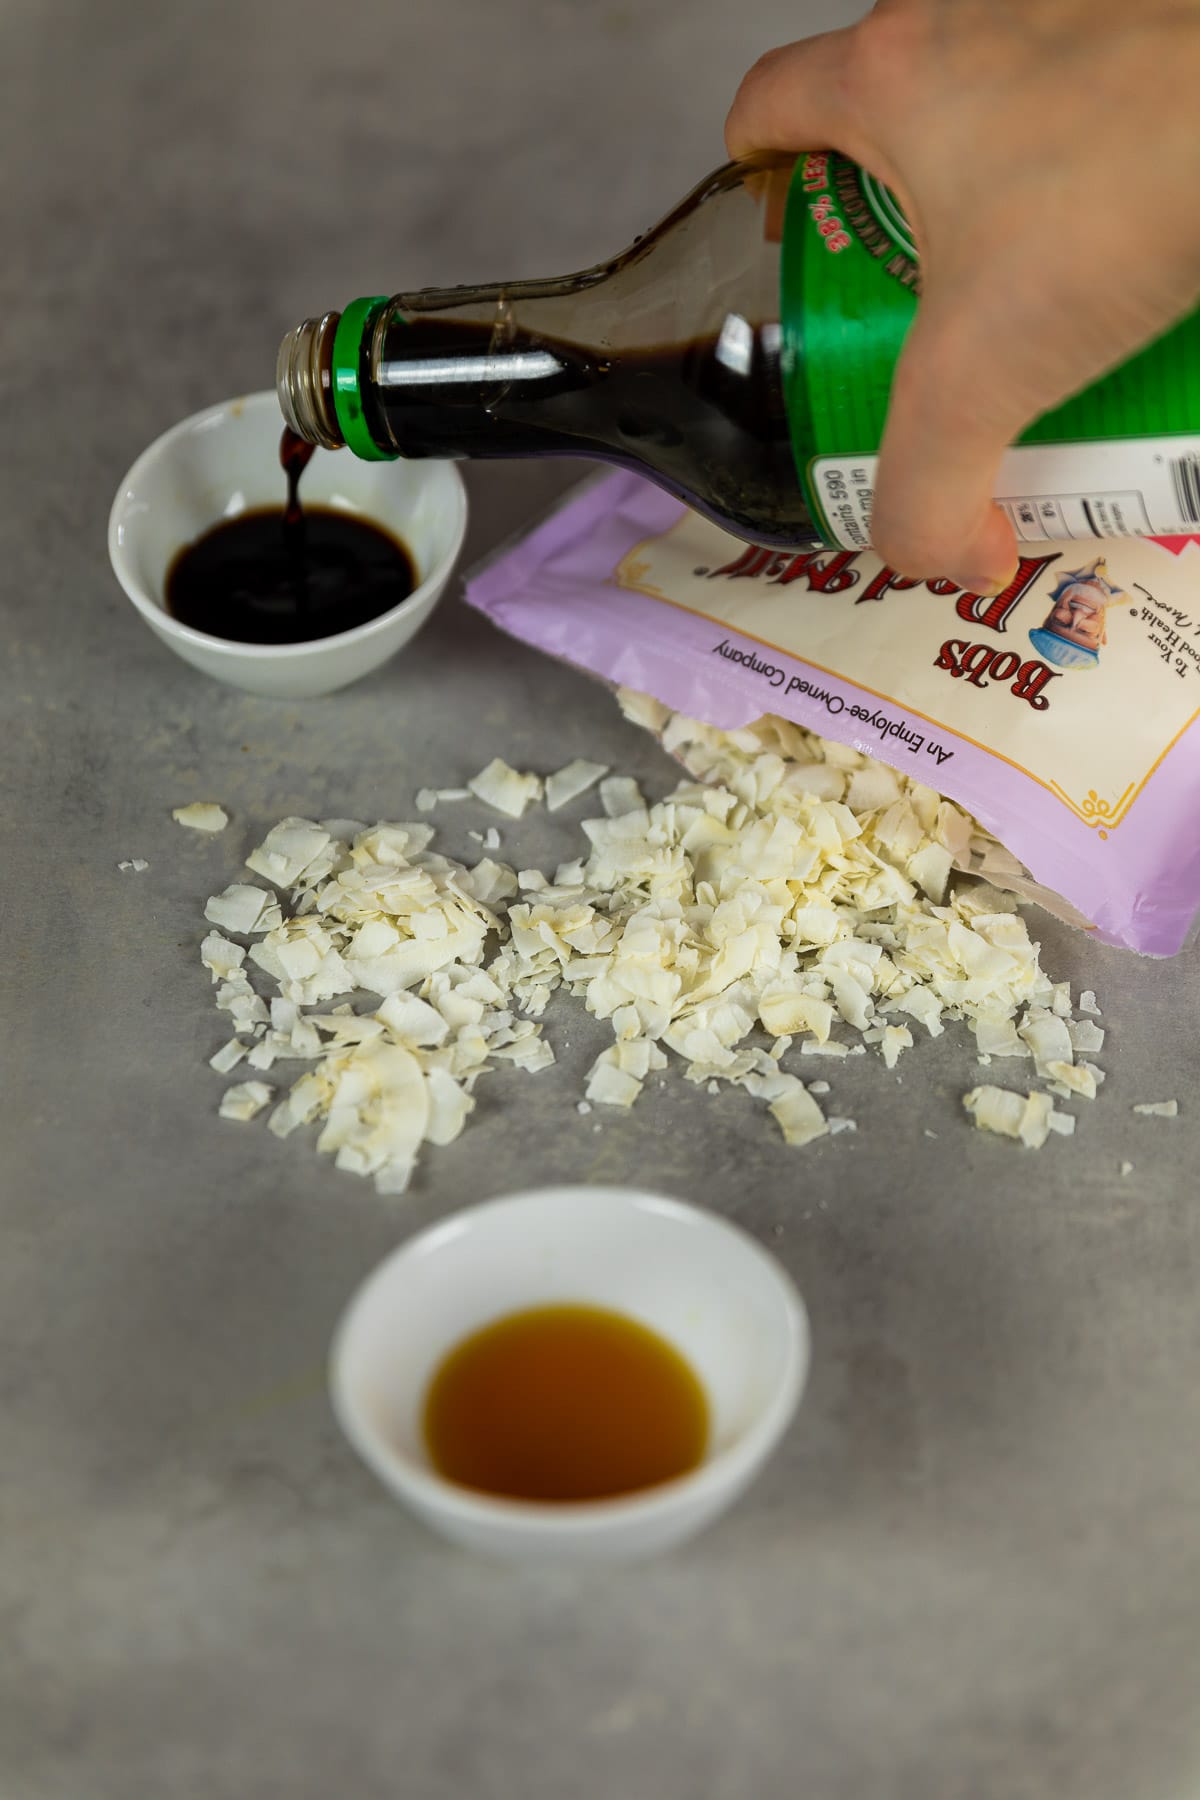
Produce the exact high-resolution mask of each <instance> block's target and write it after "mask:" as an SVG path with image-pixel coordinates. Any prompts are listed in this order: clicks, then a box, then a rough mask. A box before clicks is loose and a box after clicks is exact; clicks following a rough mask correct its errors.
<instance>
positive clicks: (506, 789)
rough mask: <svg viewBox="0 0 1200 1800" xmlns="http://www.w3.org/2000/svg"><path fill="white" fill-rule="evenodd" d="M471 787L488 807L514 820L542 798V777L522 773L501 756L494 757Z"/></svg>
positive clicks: (472, 780)
mask: <svg viewBox="0 0 1200 1800" xmlns="http://www.w3.org/2000/svg"><path fill="white" fill-rule="evenodd" d="M467 786H468V788H469V789H470V790H471V792H472V793H473V794H474V795H475V796H476V798H477V799H479V800H482V801H483V802H484V804H485V805H486V806H491V807H493V808H494V809H495V810H496V812H500V813H504V814H505V816H506V817H507V818H510V819H519V818H521V817H522V815H523V814H524V812H525V809H526V807H528V806H531V805H533V804H534V803H535V802H536V801H538V800H540V799H541V797H542V783H541V780H540V779H539V777H538V776H536V775H530V774H521V773H519V772H518V771H517V770H516V769H513V768H510V767H509V765H508V763H506V762H505V761H504V760H503V759H502V758H501V757H499V756H494V757H493V758H492V760H491V762H490V763H488V765H487V767H486V768H483V769H480V771H479V773H478V775H474V776H472V778H471V780H470V781H468V783H467Z"/></svg>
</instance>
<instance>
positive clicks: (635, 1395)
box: [425, 1306, 708, 1501]
mask: <svg viewBox="0 0 1200 1800" xmlns="http://www.w3.org/2000/svg"><path fill="white" fill-rule="evenodd" d="M425 1441H426V1444H427V1445H428V1448H429V1453H430V1456H431V1458H432V1460H433V1464H434V1467H435V1468H436V1469H437V1470H438V1472H439V1473H440V1474H442V1475H444V1476H446V1477H447V1479H448V1480H450V1481H454V1482H457V1483H459V1484H460V1485H461V1486H462V1487H468V1488H476V1489H479V1490H480V1491H482V1492H484V1493H488V1494H500V1495H503V1496H505V1497H506V1498H508V1499H514V1500H559V1501H562V1500H568V1501H569V1500H576V1501H578V1500H605V1499H611V1498H613V1497H614V1496H615V1495H618V1494H631V1493H636V1492H637V1491H638V1490H639V1489H641V1488H649V1487H656V1486H657V1485H658V1484H659V1483H660V1482H663V1481H670V1480H672V1479H673V1478H674V1477H676V1476H679V1475H685V1474H686V1473H687V1472H688V1470H689V1469H694V1468H696V1467H697V1465H698V1464H699V1463H700V1462H701V1461H702V1460H703V1457H704V1451H705V1445H706V1443H707V1441H708V1401H707V1398H706V1396H705V1392H704V1389H703V1387H702V1386H701V1384H700V1381H699V1380H698V1378H697V1376H696V1375H695V1374H694V1373H693V1371H692V1369H691V1368H690V1367H689V1365H688V1363H687V1362H686V1361H685V1360H684V1358H683V1357H682V1356H680V1354H679V1352H678V1351H677V1350H675V1349H673V1348H672V1346H671V1345H670V1344H669V1343H667V1342H666V1340H665V1339H664V1338H661V1337H659V1336H658V1334H657V1333H656V1332H653V1331H650V1330H648V1329H647V1328H646V1326H644V1325H639V1324H638V1323H637V1321H636V1320H634V1319H629V1318H626V1317H624V1316H623V1315H622V1314H621V1313H616V1312H608V1311H606V1310H604V1309H602V1308H599V1307H592V1306H543V1307H535V1308H533V1309H531V1310H530V1311H528V1312H519V1313H512V1314H510V1315H509V1316H508V1317H507V1318H503V1319H499V1320H497V1321H496V1323H495V1324H492V1325H488V1326H485V1327H484V1329H483V1330H482V1331H477V1332H475V1333H473V1334H472V1336H470V1337H468V1338H466V1339H464V1341H463V1342H462V1343H461V1344H459V1345H458V1346H457V1348H456V1349H454V1350H452V1351H451V1352H450V1354H449V1356H448V1357H447V1358H446V1359H445V1361H444V1362H443V1363H442V1364H441V1366H440V1368H439V1369H438V1370H437V1372H436V1374H435V1375H434V1378H433V1381H432V1382H431V1384H430V1387H429V1392H428V1395H427V1397H426V1401H425Z"/></svg>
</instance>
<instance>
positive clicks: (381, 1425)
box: [330, 1187, 809, 1562]
mask: <svg viewBox="0 0 1200 1800" xmlns="http://www.w3.org/2000/svg"><path fill="white" fill-rule="evenodd" d="M557 1306H582V1307H591V1308H601V1309H605V1310H607V1311H611V1312H615V1313H618V1314H621V1315H623V1316H624V1317H625V1318H626V1319H632V1320H634V1321H635V1322H636V1323H637V1324H639V1325H642V1326H644V1327H647V1328H648V1329H649V1330H650V1331H652V1332H654V1333H656V1334H657V1335H658V1336H659V1337H660V1338H662V1339H664V1340H665V1341H666V1343H667V1344H668V1345H669V1346H671V1347H672V1348H673V1349H674V1350H675V1351H676V1352H678V1354H679V1355H680V1356H682V1358H683V1359H684V1361H685V1362H686V1363H687V1364H688V1366H689V1367H690V1369H691V1370H692V1371H693V1373H694V1374H695V1376H696V1377H697V1378H698V1380H699V1382H700V1384H701V1386H702V1388H703V1390H704V1396H705V1399H706V1402H707V1432H706V1437H705V1442H704V1447H703V1451H702V1454H701V1457H700V1460H699V1462H698V1463H697V1464H696V1466H695V1467H693V1468H691V1469H689V1470H688V1471H687V1472H686V1473H683V1474H680V1475H678V1476H676V1477H675V1478H673V1479H670V1480H665V1481H662V1482H660V1483H658V1484H657V1485H655V1486H653V1487H647V1488H644V1489H641V1490H638V1491H635V1492H630V1493H624V1494H620V1495H618V1496H616V1497H612V1498H607V1499H601V1500H586V1499H583V1500H571V1501H545V1500H525V1499H512V1498H508V1497H505V1496H502V1495H499V1494H495V1493H489V1492H484V1491H480V1490H479V1489H477V1488H475V1487H469V1486H465V1485H461V1484H460V1483H458V1482H456V1481H452V1480H449V1479H447V1477H446V1476H445V1475H443V1474H442V1473H440V1472H439V1469H438V1468H437V1467H436V1466H435V1462H434V1459H433V1455H432V1452H431V1449H430V1445H429V1442H428V1439H427V1435H426V1430H425V1422H426V1406H427V1399H428V1395H429V1392H430V1387H431V1383H432V1382H433V1380H434V1378H435V1376H436V1375H437V1373H438V1371H439V1370H440V1369H441V1368H442V1367H443V1365H444V1363H445V1359H446V1358H447V1356H448V1355H449V1354H450V1353H451V1352H452V1351H453V1350H455V1348H456V1347H457V1346H459V1345H461V1344H462V1343H463V1341H464V1340H465V1339H468V1338H470V1337H471V1336H472V1334H474V1333H476V1332H478V1331H479V1330H480V1329H481V1328H483V1327H486V1326H488V1325H489V1324H491V1323H492V1322H494V1321H498V1320H502V1319H505V1318H507V1317H510V1316H511V1315H513V1314H517V1313H523V1312H525V1311H527V1310H528V1309H533V1308H541V1307H557ZM808 1362H809V1331H808V1321H807V1316H806V1313H805V1309H804V1305H803V1302H802V1300H801V1299H800V1296H799V1294H798V1293H797V1292H796V1289H795V1287H794V1286H793V1284H792V1282H791V1280H790V1279H789V1277H788V1276H787V1274H786V1273H785V1271H784V1270H783V1268H782V1267H781V1265H780V1264H779V1262H778V1261H777V1260H776V1259H775V1258H774V1257H773V1256H772V1255H770V1254H769V1252H767V1251H766V1250H765V1249H763V1247H762V1246H761V1245H760V1244H758V1243H757V1242H756V1241H755V1240H754V1239H753V1238H751V1237H750V1236H749V1235H748V1234H747V1233H746V1232H744V1231H742V1230H740V1229H739V1228H738V1227H737V1226H734V1225H731V1224H730V1223H728V1221H726V1220H724V1219H722V1218H719V1217H718V1216H717V1215H716V1214H714V1213H710V1212H705V1211H701V1210H700V1209H699V1208H697V1207H693V1206H688V1205H684V1204H683V1203H681V1202H680V1201H677V1200H670V1199H665V1198H662V1197H661V1196H659V1195H655V1194H646V1193H641V1192H638V1191H636V1190H633V1189H628V1188H601V1187H593V1188H587V1187H583V1188H571V1187H562V1188H545V1189H541V1190H537V1191H534V1192H530V1193H525V1194H518V1195H514V1196H512V1197H509V1198H504V1199H499V1200H493V1201H489V1202H487V1203H485V1204H483V1205H480V1206H474V1207H470V1208H468V1209H467V1210H465V1211H463V1212H459V1213H455V1214H452V1215H451V1216H450V1217H449V1218H447V1219H446V1220H444V1221H443V1222H442V1223H441V1224H439V1225H435V1226H433V1227H432V1228H431V1229H429V1230H427V1231H424V1232H422V1233H420V1234H419V1235H418V1236H417V1237H415V1238H413V1239H411V1240H410V1241H409V1242H408V1243H406V1244H403V1245H402V1246H401V1247H400V1248H399V1249H398V1250H396V1251H395V1252H394V1253H393V1254H392V1255H391V1256H390V1257H388V1259H387V1260H386V1261H385V1262H384V1263H383V1264H381V1266H380V1267H379V1268H378V1269H376V1270H375V1272H374V1273H373V1274H372V1275H371V1276H369V1277H368V1279H367V1280H366V1282H365V1283H364V1284H363V1286H362V1287H361V1288H360V1290H359V1292H358V1293H357V1295H356V1296H355V1297H354V1299H353V1300H352V1301H351V1303H350V1305H349V1307H348V1309H347V1311H346V1313H345V1315H344V1317H343V1319H342V1322H341V1324H340V1326H339V1328H338V1331H337V1334H336V1337H335V1339H334V1345H333V1350H332V1354H331V1362H330V1387H331V1394H332V1399H333V1405H334V1410H335V1412H336V1414H337V1417H338V1420H339V1422H340V1423H341V1426H342V1428H343V1430H344V1431H345V1433H346V1435H347V1437H348V1438H349V1440H350V1442H351V1444H352V1445H353V1446H354V1448H355V1449H356V1450H357V1451H358V1453H359V1455H360V1456H361V1457H362V1458H363V1461H364V1462H365V1463H366V1464H367V1465H368V1467H369V1468H371V1469H372V1470H373V1471H374V1473H375V1474H376V1475H377V1476H378V1477H379V1479H380V1480H381V1481H382V1482H383V1483H384V1485H385V1486H386V1487H387V1488H389V1489H390V1490H391V1492H392V1493H394V1494H395V1495H396V1496H397V1497H398V1498H399V1499H400V1500H401V1501H403V1502H404V1504H405V1505H406V1506H407V1507H408V1508H409V1509H410V1510H411V1511H412V1512H413V1513H415V1514H416V1516H417V1517H418V1518H420V1519H421V1520H423V1521H424V1523H425V1524H426V1525H428V1526H430V1527H431V1528H432V1529H433V1530H435V1531H437V1532H440V1533H441V1534H442V1535H443V1536H444V1537H447V1538H450V1539H452V1540H454V1541H455V1542H456V1543H459V1544H462V1545H466V1546H468V1547H469V1548H471V1549H473V1550H477V1551H482V1552H484V1553H486V1554H489V1555H493V1556H502V1557H510V1558H523V1559H547V1558H555V1559H570V1560H575V1561H591V1562H598V1561H609V1562H614V1561H626V1560H630V1559H633V1558H637V1557H642V1556H647V1555H650V1554H652V1553H654V1552H657V1551H662V1550H666V1549H668V1548H670V1547H672V1546H673V1545H676V1544H678V1543H681V1542H682V1541H683V1540H684V1539H686V1538H689V1537H691V1536H692V1535H693V1534H694V1533H695V1532H698V1531H699V1530H701V1529H702V1528H703V1527H704V1526H706V1525H708V1524H710V1523H711V1522H712V1520H714V1519H715V1518H717V1516H718V1515H719V1514H720V1513H722V1512H724V1511H725V1509H726V1508H727V1507H728V1506H730V1505H731V1504H732V1503H733V1501H734V1500H736V1499H737V1498H738V1496H739V1495H740V1494H742V1493H743V1492H744V1491H745V1489H746V1488H747V1487H748V1486H749V1485H750V1483H751V1482H752V1481H753V1480H754V1477H755V1476H756V1475H757V1474H758V1472H759V1470H760V1469H761V1468H762V1466H763V1464H764V1463H765V1462H766V1461H767V1458H768V1457H769V1456H770V1455H771V1453H772V1451H773V1450H774V1449H775V1447H776V1446H777V1444H778V1443H779V1440H780V1439H781V1437H782V1436H783V1434H784V1432H785V1431H786V1430H787V1427H788V1425H789V1423H790V1421H791V1418H792V1415H793V1413H794V1412H795V1409H796V1406H797V1404H798V1402H799V1399H800V1396H801V1393H802V1391H803V1388H804V1383H805V1379H806V1376H807V1372H808Z"/></svg>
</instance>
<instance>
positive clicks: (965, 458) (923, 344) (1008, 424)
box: [871, 297, 1026, 593]
mask: <svg viewBox="0 0 1200 1800" xmlns="http://www.w3.org/2000/svg"><path fill="white" fill-rule="evenodd" d="M1016 386H1017V384H1016V383H1015V382H1014V383H1012V384H1008V383H1006V381H1005V377H1004V370H1003V368H1002V367H1001V366H999V365H998V364H997V363H996V360H995V355H994V352H993V351H992V350H991V349H990V347H989V345H988V344H987V342H986V341H984V339H983V336H982V323H981V324H980V327H979V328H978V329H977V328H976V326H975V325H974V324H973V323H972V315H971V313H970V311H969V309H967V310H965V311H964V310H963V309H959V308H956V309H955V310H954V312H953V314H952V315H951V314H946V313H944V312H943V311H942V310H941V309H940V308H938V307H937V306H936V304H935V303H934V302H933V301H932V299H931V298H929V297H927V298H925V299H922V301H921V303H920V305H919V306H918V308H917V314H916V318H915V320H914V321H913V325H912V328H911V330H910V331H909V334H908V338H907V340H906V342H905V345H904V350H903V352H902V354H901V356H900V360H899V362H898V363H897V365H896V372H895V376H894V378H893V381H892V392H891V400H890V403H889V407H888V417H887V425H886V429H885V431H884V435H883V443H882V444H881V446H880V453H879V454H880V462H879V474H878V480H877V483H876V490H875V504H874V512H873V516H872V523H871V543H872V547H873V548H874V549H875V550H876V551H877V552H878V554H879V555H880V556H881V557H883V559H884V560H885V561H886V562H887V563H888V564H889V565H890V566H891V567H892V568H894V569H896V570H897V571H899V573H901V574H904V575H919V576H930V575H941V576H946V577H949V578H950V579H952V580H954V581H957V582H958V583H959V584H960V585H961V586H962V587H964V588H968V589H970V590H971V591H973V592H975V593H988V592H995V593H998V592H999V591H1000V589H1001V588H1002V587H1004V585H1005V583H1006V582H1007V581H1009V580H1010V579H1011V577H1012V574H1013V572H1014V570H1015V569H1016V566H1017V540H1016V534H1015V532H1014V531H1013V528H1012V526H1011V524H1010V523H1009V521H1008V519H1007V517H1006V516H1005V514H1004V513H1003V512H1002V511H1001V509H1000V508H999V507H998V506H997V505H996V504H995V502H994V500H993V498H992V496H993V494H994V493H995V491H996V482H997V478H998V475H999V469H1000V459H1001V457H1002V456H1003V454H1004V452H1005V450H1006V449H1007V448H1008V446H1009V444H1010V443H1011V442H1012V440H1013V438H1014V437H1016V436H1017V434H1018V433H1019V432H1020V431H1021V429H1022V427H1023V426H1024V424H1025V423H1026V421H1025V419H1024V418H1023V417H1022V416H1021V414H1020V410H1019V402H1018V401H1017V398H1016Z"/></svg>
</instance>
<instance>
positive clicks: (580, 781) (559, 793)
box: [546, 756, 608, 812]
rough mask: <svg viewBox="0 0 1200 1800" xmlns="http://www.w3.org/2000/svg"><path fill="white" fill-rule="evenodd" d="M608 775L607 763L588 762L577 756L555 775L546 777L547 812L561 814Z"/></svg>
mask: <svg viewBox="0 0 1200 1800" xmlns="http://www.w3.org/2000/svg"><path fill="white" fill-rule="evenodd" d="M607 774H608V764H607V763H598V762H588V761H587V759H586V757H582V756H577V757H576V758H575V759H574V761H573V762H569V763H567V764H566V766H565V767H564V768H561V769H556V770H555V772H554V774H553V775H548V776H547V777H546V810H547V812H559V811H560V810H561V809H562V808H563V807H564V806H569V805H570V804H571V802H572V800H578V798H579V796H580V794H586V793H587V791H588V789H589V788H590V787H594V786H595V784H596V783H597V782H598V781H600V780H602V779H603V777H604V776H605V775H607Z"/></svg>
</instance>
